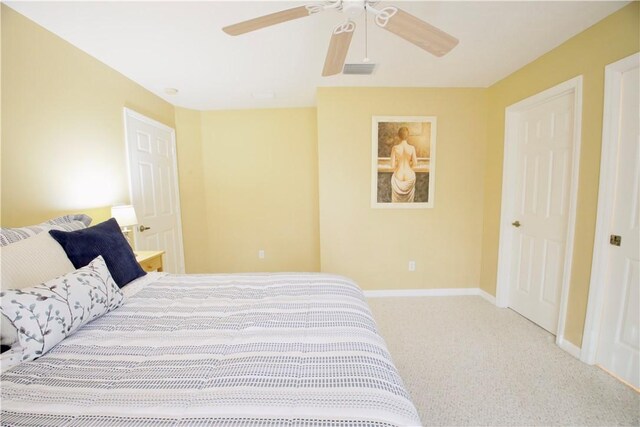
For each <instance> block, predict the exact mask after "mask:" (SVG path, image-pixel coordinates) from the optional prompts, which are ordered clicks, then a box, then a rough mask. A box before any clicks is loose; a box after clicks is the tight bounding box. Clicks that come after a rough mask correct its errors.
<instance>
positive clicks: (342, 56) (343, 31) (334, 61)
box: [322, 21, 356, 77]
mask: <svg viewBox="0 0 640 427" xmlns="http://www.w3.org/2000/svg"><path fill="white" fill-rule="evenodd" d="M355 29H356V24H355V23H354V22H353V21H347V22H345V23H344V24H341V25H338V26H337V27H336V28H334V30H333V34H332V35H331V41H330V42H329V50H328V51H327V57H326V58H325V60H324V69H323V70H322V76H323V77H327V76H333V75H336V74H340V73H341V72H342V68H343V67H344V61H345V60H346V59H347V52H349V45H350V44H351V38H352V37H353V32H354V31H355Z"/></svg>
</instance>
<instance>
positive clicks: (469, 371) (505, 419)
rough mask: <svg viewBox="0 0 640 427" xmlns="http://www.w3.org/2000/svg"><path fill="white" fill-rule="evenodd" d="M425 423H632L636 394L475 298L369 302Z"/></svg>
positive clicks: (639, 420) (638, 417) (636, 416)
mask: <svg viewBox="0 0 640 427" xmlns="http://www.w3.org/2000/svg"><path fill="white" fill-rule="evenodd" d="M368 302H369V304H370V306H371V308H372V310H373V314H374V316H375V319H376V322H377V324H378V328H379V329H380V332H381V333H382V335H383V336H384V338H385V340H386V341H387V345H388V346H389V350H390V351H391V355H392V356H393V359H394V361H395V363H396V366H397V367H398V370H399V371H400V375H402V378H403V379H404V382H405V385H406V387H407V389H408V390H409V393H411V396H412V398H413V402H414V403H415V405H416V407H417V408H418V412H419V413H420V418H421V419H422V422H423V424H424V425H544V426H547V425H599V426H600V425H639V424H640V395H639V394H638V393H636V392H635V391H633V390H632V389H630V388H629V387H627V386H625V385H624V384H622V383H620V382H618V381H617V380H616V379H614V378H612V377H611V376H609V375H608V374H607V373H605V372H604V371H602V370H601V369H599V368H597V367H595V366H589V365H586V364H584V363H582V362H580V361H578V360H577V359H575V358H573V357H572V356H570V355H569V354H568V353H566V352H564V351H563V350H561V349H560V348H558V347H557V346H556V345H555V344H554V337H553V336H552V335H551V334H549V333H548V332H546V331H545V330H543V329H542V328H539V327H538V326H536V325H534V324H533V323H531V322H529V321H528V320H526V319H525V318H523V317H521V316H519V315H518V314H516V313H515V312H513V311H511V310H509V309H498V308H496V307H495V306H494V305H492V304H490V303H488V302H486V301H485V300H483V299H482V298H480V297H475V296H468V297H416V298H370V299H369V300H368Z"/></svg>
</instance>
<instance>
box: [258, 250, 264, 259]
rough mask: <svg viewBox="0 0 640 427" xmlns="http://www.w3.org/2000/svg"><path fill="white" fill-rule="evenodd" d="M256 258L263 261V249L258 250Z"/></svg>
mask: <svg viewBox="0 0 640 427" xmlns="http://www.w3.org/2000/svg"><path fill="white" fill-rule="evenodd" d="M258 258H260V259H264V249H260V250H259V251H258Z"/></svg>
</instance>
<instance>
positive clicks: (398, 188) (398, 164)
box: [391, 126, 418, 203]
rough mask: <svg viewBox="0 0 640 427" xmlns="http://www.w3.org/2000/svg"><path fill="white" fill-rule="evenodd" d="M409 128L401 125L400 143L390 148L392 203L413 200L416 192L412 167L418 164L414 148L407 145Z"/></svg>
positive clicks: (414, 174) (399, 132)
mask: <svg viewBox="0 0 640 427" xmlns="http://www.w3.org/2000/svg"><path fill="white" fill-rule="evenodd" d="M408 136H409V128H408V127H406V126H402V127H401V128H400V130H399V131H398V137H400V143H399V144H397V145H394V147H393V148H392V149H391V168H392V169H393V175H392V176H391V201H392V202H393V203H406V202H413V199H414V197H415V194H416V173H415V172H414V171H413V167H415V166H416V165H417V164H418V159H417V157H416V149H415V148H414V147H413V146H412V145H409V143H408V142H407V137H408Z"/></svg>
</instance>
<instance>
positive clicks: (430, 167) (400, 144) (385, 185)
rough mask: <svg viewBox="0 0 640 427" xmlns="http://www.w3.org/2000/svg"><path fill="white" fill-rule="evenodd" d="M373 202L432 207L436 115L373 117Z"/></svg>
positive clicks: (386, 205) (380, 205)
mask: <svg viewBox="0 0 640 427" xmlns="http://www.w3.org/2000/svg"><path fill="white" fill-rule="evenodd" d="M372 144H373V146H372V185H371V206H372V207H374V208H432V207H433V194H434V185H435V184H434V182H435V181H434V178H435V148H436V145H435V144H436V118H435V117H422V116H410V117H406V116H384V117H380V116H377V117H373V123H372Z"/></svg>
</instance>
